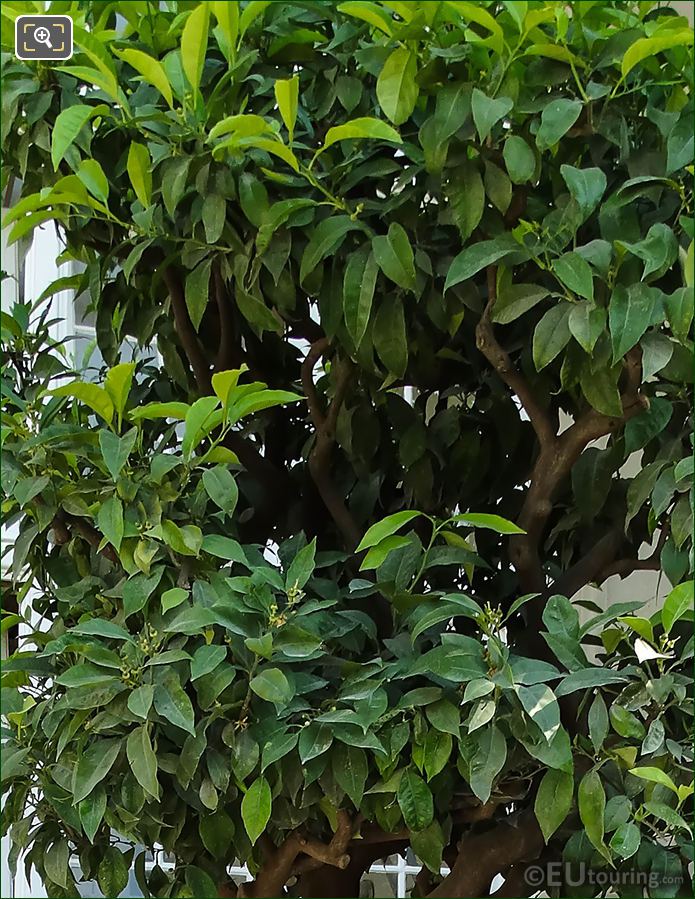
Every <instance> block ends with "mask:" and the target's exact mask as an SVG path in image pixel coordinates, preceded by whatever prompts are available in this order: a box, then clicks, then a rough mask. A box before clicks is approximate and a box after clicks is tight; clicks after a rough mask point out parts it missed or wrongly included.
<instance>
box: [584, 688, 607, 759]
mask: <svg viewBox="0 0 695 899" xmlns="http://www.w3.org/2000/svg"><path fill="white" fill-rule="evenodd" d="M589 736H590V737H591V742H592V745H593V747H594V749H595V750H596V752H599V751H600V749H601V747H602V746H603V741H604V740H605V739H606V737H607V736H608V709H607V708H606V703H605V702H604V700H603V697H602V696H601V694H600V693H597V694H596V696H595V697H594V701H593V702H592V703H591V708H590V709H589Z"/></svg>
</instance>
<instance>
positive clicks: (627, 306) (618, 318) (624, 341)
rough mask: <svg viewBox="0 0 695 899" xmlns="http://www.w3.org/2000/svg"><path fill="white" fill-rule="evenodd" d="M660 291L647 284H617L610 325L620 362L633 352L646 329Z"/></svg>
mask: <svg viewBox="0 0 695 899" xmlns="http://www.w3.org/2000/svg"><path fill="white" fill-rule="evenodd" d="M660 294H661V291H659V290H657V289H656V288H654V287H647V285H646V284H631V285H630V286H629V287H623V286H622V285H621V284H619V285H617V286H616V288H615V290H614V291H613V295H612V296H611V299H610V304H609V306H608V325H609V328H610V332H611V342H612V346H613V361H614V362H617V361H618V359H622V358H623V356H624V355H625V354H626V353H627V352H628V350H631V349H632V347H633V346H635V344H636V343H637V342H638V341H639V339H640V337H641V336H642V335H643V334H644V332H645V331H646V330H647V328H648V327H649V325H650V324H651V321H652V316H653V315H654V307H655V305H656V302H657V300H658V299H659V297H660Z"/></svg>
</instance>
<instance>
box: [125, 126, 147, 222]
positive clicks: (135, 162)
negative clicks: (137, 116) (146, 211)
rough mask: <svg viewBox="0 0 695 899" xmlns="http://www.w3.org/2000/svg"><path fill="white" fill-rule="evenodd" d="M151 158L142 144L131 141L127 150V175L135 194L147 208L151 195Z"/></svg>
mask: <svg viewBox="0 0 695 899" xmlns="http://www.w3.org/2000/svg"><path fill="white" fill-rule="evenodd" d="M151 166H152V160H151V159H150V151H149V150H148V149H147V147H146V146H145V145H144V144H139V143H137V142H136V141H133V143H131V145H130V150H128V164H127V169H128V177H129V178H130V183H131V184H132V185H133V190H134V191H135V196H136V197H137V198H138V200H140V202H141V203H142V205H143V206H144V207H145V208H147V207H148V206H149V205H150V202H151V197H152V172H151Z"/></svg>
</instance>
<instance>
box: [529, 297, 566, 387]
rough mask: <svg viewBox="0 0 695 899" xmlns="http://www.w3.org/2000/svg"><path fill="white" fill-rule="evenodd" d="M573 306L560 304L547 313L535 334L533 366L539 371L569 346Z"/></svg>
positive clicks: (537, 326)
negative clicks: (570, 316) (570, 318)
mask: <svg viewBox="0 0 695 899" xmlns="http://www.w3.org/2000/svg"><path fill="white" fill-rule="evenodd" d="M571 311H572V304H571V303H565V302H560V303H558V304H557V305H556V306H553V307H552V308H551V309H548V311H547V312H546V313H545V315H544V316H543V318H542V319H541V320H540V321H539V322H538V324H537V325H536V330H535V331H534V332H533V364H534V365H535V366H536V370H537V371H541V369H543V368H545V367H546V365H549V364H550V363H551V362H552V361H553V359H555V357H556V356H558V355H559V354H560V353H561V352H562V350H563V349H564V348H565V347H566V346H567V344H568V343H569V341H570V338H571V336H572V335H571V334H570V329H569V315H570V312H571Z"/></svg>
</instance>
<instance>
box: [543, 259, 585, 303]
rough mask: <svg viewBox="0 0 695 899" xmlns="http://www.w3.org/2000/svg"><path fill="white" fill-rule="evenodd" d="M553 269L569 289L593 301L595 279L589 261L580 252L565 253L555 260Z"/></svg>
mask: <svg viewBox="0 0 695 899" xmlns="http://www.w3.org/2000/svg"><path fill="white" fill-rule="evenodd" d="M553 271H554V272H555V274H556V275H557V277H558V278H559V279H560V281H561V282H562V284H564V285H565V287H567V288H568V289H569V290H571V291H573V292H574V293H577V294H579V296H580V297H585V298H586V299H587V300H591V301H592V302H593V299H594V279H593V273H592V271H591V268H590V267H589V263H588V262H587V261H586V260H585V259H583V258H582V257H581V256H580V255H579V254H578V253H565V255H564V256H560V258H559V259H555V260H554V262H553Z"/></svg>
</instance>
